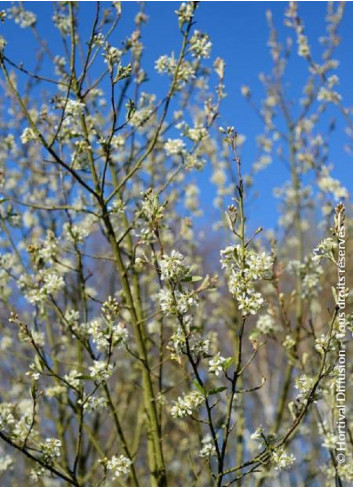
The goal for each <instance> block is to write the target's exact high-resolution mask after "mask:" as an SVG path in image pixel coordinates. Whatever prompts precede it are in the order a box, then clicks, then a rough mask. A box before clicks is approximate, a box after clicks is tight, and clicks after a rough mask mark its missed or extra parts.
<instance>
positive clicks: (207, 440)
mask: <svg viewBox="0 0 353 489" xmlns="http://www.w3.org/2000/svg"><path fill="white" fill-rule="evenodd" d="M201 443H202V448H201V450H200V453H199V455H200V457H202V458H208V457H210V456H211V455H213V454H214V453H215V452H216V449H215V446H214V443H213V440H212V437H211V435H206V436H204V437H203V438H202V440H201Z"/></svg>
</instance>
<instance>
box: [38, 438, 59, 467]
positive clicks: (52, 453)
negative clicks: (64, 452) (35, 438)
mask: <svg viewBox="0 0 353 489" xmlns="http://www.w3.org/2000/svg"><path fill="white" fill-rule="evenodd" d="M60 447H61V441H60V440H58V439H56V438H46V439H45V441H44V442H42V443H40V449H41V452H42V453H41V456H42V459H43V461H44V462H45V463H47V464H50V465H51V464H53V462H54V461H55V459H57V458H59V457H60Z"/></svg>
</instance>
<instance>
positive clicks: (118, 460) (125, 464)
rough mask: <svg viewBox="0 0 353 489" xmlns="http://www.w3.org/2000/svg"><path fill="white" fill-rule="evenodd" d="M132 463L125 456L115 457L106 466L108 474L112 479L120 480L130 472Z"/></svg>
mask: <svg viewBox="0 0 353 489" xmlns="http://www.w3.org/2000/svg"><path fill="white" fill-rule="evenodd" d="M131 464H132V462H131V460H130V459H128V458H127V457H125V456H124V455H119V457H118V456H117V455H114V456H113V457H112V458H111V459H110V460H108V462H107V464H106V468H107V472H108V474H109V475H110V477H111V478H112V479H119V477H121V476H122V475H126V474H128V473H129V472H130V466H131Z"/></svg>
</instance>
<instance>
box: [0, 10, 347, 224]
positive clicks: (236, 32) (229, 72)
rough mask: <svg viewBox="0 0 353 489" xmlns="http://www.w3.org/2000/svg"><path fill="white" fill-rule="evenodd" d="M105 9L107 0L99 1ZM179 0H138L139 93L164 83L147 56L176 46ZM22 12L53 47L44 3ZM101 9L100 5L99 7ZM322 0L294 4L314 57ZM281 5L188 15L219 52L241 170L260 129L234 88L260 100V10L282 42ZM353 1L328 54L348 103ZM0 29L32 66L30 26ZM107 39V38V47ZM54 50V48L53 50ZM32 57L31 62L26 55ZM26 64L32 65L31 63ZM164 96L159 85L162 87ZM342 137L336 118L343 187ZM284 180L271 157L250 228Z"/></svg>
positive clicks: (263, 60) (203, 180)
mask: <svg viewBox="0 0 353 489" xmlns="http://www.w3.org/2000/svg"><path fill="white" fill-rule="evenodd" d="M0 3H1V5H0V9H6V8H8V7H9V6H10V2H0ZM104 3H105V4H106V6H108V4H109V2H102V4H104ZM178 5H179V2H146V13H147V14H148V16H149V23H148V25H147V26H145V27H144V31H143V41H144V44H145V46H146V49H145V53H144V59H145V67H146V68H147V70H148V71H149V72H150V73H149V74H151V76H150V80H151V81H150V86H148V87H146V90H147V91H151V92H154V93H157V94H158V92H159V91H161V90H163V88H164V87H165V83H166V80H164V79H162V78H161V77H160V76H158V75H156V74H154V73H153V66H154V62H155V60H156V59H157V58H158V57H159V56H160V55H161V54H169V53H170V52H171V51H172V50H173V49H174V50H177V49H178V46H179V40H180V34H179V30H178V25H177V20H176V16H175V14H174V11H175V10H176V9H177V8H178ZM25 6H26V8H27V9H28V10H32V11H33V12H35V13H36V14H37V16H38V28H39V31H40V32H41V33H42V34H43V35H45V36H46V37H47V38H48V40H49V43H50V44H51V45H52V46H53V47H54V48H55V44H56V43H57V41H58V35H57V33H56V31H55V29H53V28H52V27H51V25H50V24H51V23H49V22H47V21H46V19H48V18H49V17H51V16H52V2H26V3H25ZM103 7H104V5H103ZM326 7H327V3H326V2H300V3H299V12H300V15H301V17H302V18H303V20H304V21H305V24H306V33H307V35H308V37H309V41H310V45H311V47H312V49H313V52H314V54H315V53H317V52H318V50H319V44H318V42H317V39H318V38H319V37H320V36H321V35H322V34H323V32H324V28H325V21H324V20H325V13H326ZM80 8H81V14H82V19H81V28H82V30H83V31H84V32H87V35H88V33H89V31H90V28H91V22H92V21H91V19H92V17H93V13H94V9H95V2H80ZM137 8H138V7H137V5H136V3H135V2H123V20H122V22H121V24H120V26H119V28H118V30H117V32H116V35H115V36H116V42H117V43H119V42H120V41H121V40H122V39H124V37H126V35H128V33H129V32H131V30H132V27H133V23H132V21H133V18H134V14H135V12H136V11H137ZM286 8H287V2H219V1H217V2H215V1H213V2H203V1H201V2H200V5H199V8H198V10H197V13H196V17H195V20H196V22H197V26H196V27H197V28H198V29H200V30H202V31H205V32H207V33H208V34H209V35H210V36H211V39H212V42H213V49H212V58H213V59H214V58H216V57H217V56H221V57H222V58H224V59H225V61H226V65H227V68H226V91H227V93H228V97H227V99H225V101H224V103H223V109H222V117H221V120H220V123H221V124H222V125H234V126H235V127H236V129H237V130H238V132H239V133H241V134H244V135H245V136H246V138H247V141H246V143H245V145H244V148H243V152H242V158H243V164H244V165H245V167H246V166H247V165H248V166H250V165H251V163H252V162H253V161H254V159H255V157H256V148H255V140H256V136H257V135H258V134H259V133H261V131H262V129H263V126H262V123H261V122H260V121H259V120H258V118H257V117H256V115H255V114H254V113H253V111H252V110H251V108H250V107H249V106H248V104H247V103H246V101H245V100H244V99H243V98H242V96H241V95H240V87H241V85H243V84H246V85H249V86H250V87H251V89H252V92H253V94H254V98H255V99H257V100H260V99H261V97H262V96H263V95H264V92H263V88H262V85H261V82H260V81H259V79H258V76H259V73H260V72H265V73H266V72H269V71H270V69H271V58H270V54H269V51H268V48H267V40H268V28H267V24H266V18H265V13H266V10H267V9H271V10H272V12H273V17H274V22H275V24H276V27H277V29H278V32H279V35H280V37H281V38H282V39H285V37H286V36H287V35H289V33H290V31H289V29H288V28H287V27H285V26H284V25H283V18H284V11H285V9H286ZM352 14H353V4H352V3H350V2H347V7H346V13H345V19H344V21H343V24H342V28H341V31H340V33H341V36H342V38H343V42H342V44H341V46H340V47H339V48H338V50H337V54H336V58H338V59H339V60H340V66H339V69H338V74H339V76H340V88H339V90H340V92H341V93H342V95H343V98H344V102H345V105H353V101H352V91H351V87H350V85H351V83H352V75H353V56H352V53H351V46H353V29H352V27H353V23H352V19H353V16H352ZM0 29H1V30H2V31H3V32H2V33H3V35H4V36H5V37H6V38H7V41H8V46H7V54H8V56H9V57H10V58H12V59H13V60H15V61H17V62H20V61H24V63H25V66H26V67H28V68H31V67H33V64H34V61H35V59H34V57H32V56H29V55H28V50H31V49H32V48H33V49H34V46H35V44H34V41H33V38H32V35H31V33H30V31H29V30H28V29H27V30H23V29H20V28H19V27H18V26H17V25H14V24H13V23H12V22H6V23H5V24H4V25H3V26H2V27H0ZM114 40H115V38H114V37H113V38H112V39H111V42H112V44H114ZM54 50H55V49H54ZM31 58H32V59H31ZM31 65H32V66H31ZM306 73H307V64H306V62H305V60H303V59H301V58H298V57H294V60H293V63H292V64H291V67H290V69H289V72H288V81H289V83H290V84H291V87H289V91H290V93H291V94H292V95H293V97H294V99H295V98H299V96H300V93H297V92H296V88H298V87H300V80H304V79H305V75H306ZM163 93H164V90H163ZM345 143H347V138H346V136H345V134H344V125H343V121H342V120H340V119H338V121H337V131H336V134H335V136H334V138H333V144H332V149H331V153H330V161H331V162H332V163H333V164H334V167H335V170H334V176H336V177H338V178H341V179H342V181H343V182H344V184H345V185H346V186H347V187H348V188H349V190H350V191H352V189H353V184H352V178H351V165H352V164H353V161H352V158H351V157H350V156H349V155H347V154H346V153H345V152H344V151H343V146H344V144H345ZM209 177H210V173H209V169H206V171H205V172H204V173H203V174H201V175H199V176H198V177H197V178H198V179H199V183H200V185H201V189H202V203H203V205H205V206H206V207H207V206H208V204H209V202H210V201H211V200H212V198H213V196H214V189H213V188H212V185H211V184H210V183H209ZM286 178H287V170H286V169H285V168H284V167H283V166H282V165H281V163H278V162H275V163H274V164H273V165H272V166H271V167H270V168H268V169H267V170H266V171H265V172H263V173H260V174H259V176H258V179H257V181H256V182H255V184H256V186H257V187H258V188H260V190H261V193H260V195H259V196H258V198H256V199H255V200H252V203H251V205H250V206H249V212H250V217H252V219H253V220H254V225H257V224H262V225H264V226H265V227H268V226H273V225H274V224H275V222H276V219H277V212H276V207H277V202H276V200H275V199H273V197H272V189H273V187H274V186H278V185H281V184H282V183H283V182H284V181H285V180H286Z"/></svg>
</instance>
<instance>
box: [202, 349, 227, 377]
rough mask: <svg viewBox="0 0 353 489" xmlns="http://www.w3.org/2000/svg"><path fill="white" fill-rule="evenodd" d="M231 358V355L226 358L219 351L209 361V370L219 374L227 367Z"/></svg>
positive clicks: (211, 372)
mask: <svg viewBox="0 0 353 489" xmlns="http://www.w3.org/2000/svg"><path fill="white" fill-rule="evenodd" d="M231 360H232V358H231V357H228V358H224V357H222V356H221V354H220V352H218V353H217V354H216V355H215V356H214V357H212V358H211V360H210V361H209V362H208V365H209V367H208V371H209V372H210V374H215V375H217V376H218V375H219V374H220V373H221V372H223V371H224V370H226V369H227V367H228V366H229V363H230V362H231Z"/></svg>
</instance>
